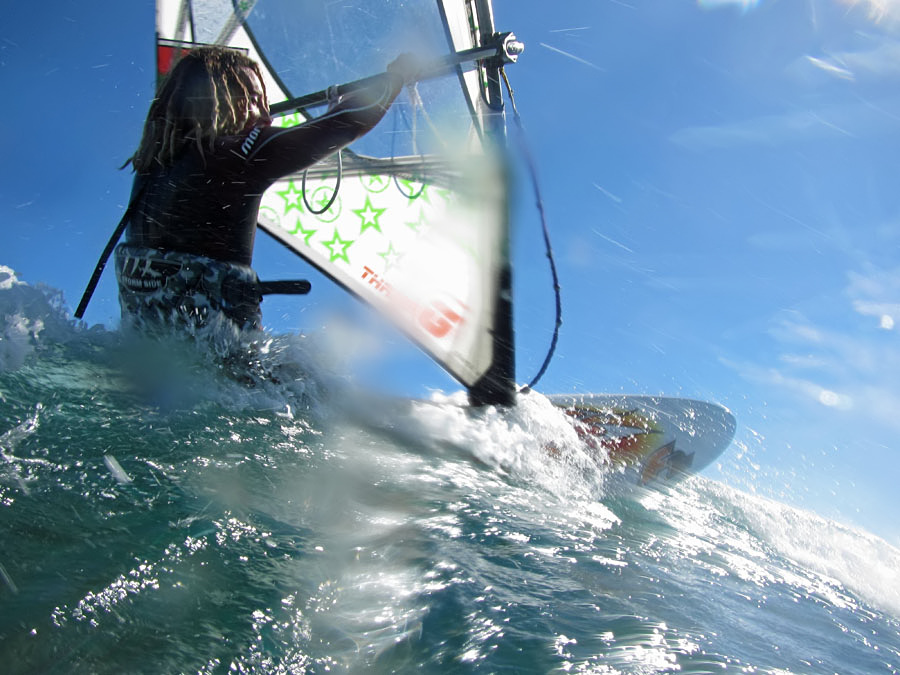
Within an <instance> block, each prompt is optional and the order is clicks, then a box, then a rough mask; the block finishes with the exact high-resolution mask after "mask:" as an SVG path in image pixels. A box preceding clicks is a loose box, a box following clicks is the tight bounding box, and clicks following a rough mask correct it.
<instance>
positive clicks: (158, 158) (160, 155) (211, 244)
mask: <svg viewBox="0 0 900 675" xmlns="http://www.w3.org/2000/svg"><path fill="white" fill-rule="evenodd" d="M412 67H413V62H412V59H411V58H410V57H401V58H400V59H398V60H397V61H395V62H394V63H393V64H391V66H389V68H388V73H386V74H385V76H384V78H382V79H381V80H380V81H378V82H376V84H375V85H374V86H373V87H372V88H371V89H368V90H365V91H361V92H359V93H357V94H356V95H354V96H353V98H352V100H347V101H342V102H340V103H338V104H337V105H336V106H335V107H333V108H332V110H330V111H329V112H328V113H327V114H325V115H323V116H322V117H320V118H316V119H314V120H311V121H310V122H307V123H306V124H303V125H299V126H295V127H290V128H285V129H282V128H275V127H272V126H271V118H270V117H269V113H268V107H267V105H266V98H265V89H264V85H263V82H262V78H261V76H260V73H259V69H258V66H257V65H256V64H255V63H254V62H253V61H252V60H251V59H249V58H248V57H246V56H244V55H243V54H241V53H240V52H235V51H233V50H227V49H221V48H201V49H197V50H194V51H192V52H190V53H188V54H187V55H186V56H185V57H184V58H183V59H182V60H181V61H180V62H179V63H178V64H177V65H176V66H175V68H174V69H173V71H172V73H171V74H170V75H169V77H168V78H167V80H166V81H165V82H164V83H163V85H162V87H161V89H160V92H159V95H158V97H157V98H156V99H155V100H154V102H153V104H152V105H151V108H150V112H149V113H148V116H147V121H146V123H145V127H144V136H143V139H142V142H141V145H140V147H139V148H138V151H137V152H136V153H135V155H134V156H133V157H132V159H131V162H132V164H133V165H134V168H135V171H136V176H135V183H134V188H133V190H132V204H131V207H130V214H129V221H128V228H127V230H126V239H125V243H124V244H121V245H120V246H119V247H118V248H117V250H116V274H117V278H118V281H119V299H120V304H121V306H122V313H123V322H125V323H127V324H128V325H130V326H132V327H134V326H137V327H138V328H140V329H141V330H144V331H146V330H152V329H153V327H154V326H164V327H172V326H175V327H177V328H179V329H183V328H185V327H187V328H188V329H189V330H190V331H191V332H194V331H196V330H197V329H198V328H202V327H204V326H206V325H208V324H209V322H210V321H211V320H212V319H213V318H216V317H224V318H225V319H226V320H227V321H229V322H231V323H232V324H233V326H234V327H235V328H236V329H245V328H259V327H260V325H261V314H260V309H259V303H260V300H261V295H260V293H259V288H258V279H257V277H256V273H255V272H254V271H253V270H252V268H251V267H250V265H251V263H252V257H253V244H254V238H255V233H256V219H257V215H258V211H259V204H260V200H261V198H262V194H263V192H264V191H265V189H266V188H267V187H269V186H270V185H271V184H272V183H274V182H275V181H276V180H277V179H278V178H280V177H282V176H285V175H288V174H290V173H294V172H297V171H301V170H303V169H304V168H306V167H309V166H311V165H312V164H314V163H316V162H318V161H320V160H321V159H324V158H325V157H327V156H328V155H330V154H332V153H334V152H336V151H339V150H340V149H341V148H342V147H344V146H346V145H348V144H349V143H351V142H353V141H354V140H355V139H356V138H358V137H359V136H361V135H363V134H364V133H366V132H367V131H368V130H369V129H371V128H372V127H373V126H374V125H375V124H377V122H378V121H379V120H380V119H381V117H382V116H383V115H384V113H385V112H386V111H387V109H388V107H389V106H390V104H391V103H392V102H393V100H394V98H395V97H396V96H397V94H398V93H399V91H400V90H401V88H402V86H403V84H404V82H405V80H406V79H407V78H409V77H411V75H412ZM217 320H218V319H217Z"/></svg>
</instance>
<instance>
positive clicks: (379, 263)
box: [157, 0, 511, 387]
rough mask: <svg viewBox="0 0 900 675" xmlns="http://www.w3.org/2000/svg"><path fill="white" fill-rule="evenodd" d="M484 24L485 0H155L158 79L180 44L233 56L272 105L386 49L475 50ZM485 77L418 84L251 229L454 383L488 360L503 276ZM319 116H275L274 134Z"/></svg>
mask: <svg viewBox="0 0 900 675" xmlns="http://www.w3.org/2000/svg"><path fill="white" fill-rule="evenodd" d="M492 20H493V17H492V16H491V10H490V2H489V1H488V0H408V1H406V2H402V3H398V2H396V1H394V0H348V1H347V2H341V3H334V2H329V1H328V0H304V2H303V3H297V2H296V1H295V0H241V1H236V0H157V33H158V43H159V62H160V71H161V72H163V71H164V70H165V69H166V64H168V63H171V61H172V59H174V58H177V51H178V50H179V49H182V48H184V47H185V46H190V45H191V44H196V43H205V44H223V45H226V46H231V47H237V48H241V49H244V50H245V51H246V52H247V53H248V54H249V55H250V56H251V57H253V58H254V59H256V60H257V61H258V62H259V63H260V65H261V66H262V70H263V72H264V74H265V79H266V89H267V93H268V95H269V103H270V106H276V110H277V104H279V103H281V102H283V101H285V100H286V99H291V98H292V97H293V96H295V95H298V94H305V93H307V92H317V91H320V90H324V89H327V88H328V87H330V86H332V85H339V84H342V83H347V82H353V81H355V80H359V79H361V78H364V77H366V76H370V75H375V74H377V73H378V72H381V71H383V70H384V68H385V67H386V65H387V64H388V63H389V62H390V61H391V60H393V58H395V57H396V56H397V55H398V54H399V53H401V52H412V53H415V54H416V55H417V56H418V57H419V58H420V59H422V60H423V61H425V62H431V61H435V62H437V61H440V59H442V58H447V56H448V55H455V54H457V53H459V52H463V51H464V50H472V49H473V48H477V47H479V46H480V39H481V37H480V36H481V33H480V30H481V29H480V28H479V24H484V25H489V24H490V22H492ZM485 80H486V77H485V72H484V69H483V67H482V66H480V65H478V62H474V61H471V62H462V63H458V64H453V66H452V67H448V68H446V70H445V72H444V73H443V74H438V75H436V76H432V77H429V78H428V79H427V80H424V81H421V82H419V83H418V84H417V85H416V86H415V88H410V91H409V92H408V94H409V95H408V96H407V95H404V94H401V96H400V97H398V99H397V101H396V102H395V104H394V105H393V107H392V109H391V110H389V111H388V114H387V115H386V116H385V118H384V119H383V120H382V121H381V123H380V124H379V125H378V126H377V127H376V128H375V129H373V130H372V131H371V132H370V133H369V134H367V135H366V136H365V137H363V138H361V139H359V140H358V141H356V142H355V143H354V144H353V145H351V146H350V147H349V148H347V149H345V150H344V151H343V152H342V153H341V157H340V161H338V157H337V156H332V157H331V158H329V159H327V160H325V161H323V162H321V163H320V164H319V165H316V166H315V167H312V168H311V169H310V170H308V172H307V173H306V175H305V176H304V175H296V176H287V177H285V178H284V179H282V180H280V181H278V183H276V184H275V185H273V186H272V187H271V188H270V189H269V190H268V191H267V192H266V193H265V195H264V196H263V199H262V206H261V208H260V216H259V224H260V227H261V228H262V229H264V230H265V231H266V232H268V233H269V234H271V235H273V236H275V237H276V238H277V239H278V240H280V241H281V242H282V243H284V244H285V245H286V246H288V247H289V248H290V249H291V250H292V251H294V252H295V253H296V254H297V255H298V256H300V257H301V258H303V259H304V260H306V261H307V262H309V263H311V264H312V265H314V266H315V267H316V268H318V269H319V270H321V271H322V272H324V273H325V274H326V275H328V276H329V277H330V278H331V279H333V280H334V281H335V282H337V283H338V284H340V285H341V286H343V287H344V288H346V289H347V290H348V291H349V292H351V293H352V294H354V295H355V296H356V297H358V298H359V299H361V300H362V301H364V302H366V303H368V304H370V305H372V306H373V307H375V308H376V309H377V310H378V311H379V312H380V313H382V314H383V315H385V316H386V317H388V318H389V319H391V320H392V321H394V322H395V323H396V324H397V325H398V326H399V327H400V328H402V329H403V330H404V331H405V332H406V333H407V334H408V335H409V336H410V337H411V338H412V339H413V340H414V341H415V342H416V343H418V344H419V346H420V347H422V348H423V349H424V350H425V351H426V352H427V353H428V354H430V355H431V356H432V357H433V358H434V359H435V360H437V361H438V362H439V363H440V364H441V365H442V366H443V367H444V368H446V369H447V370H448V371H449V372H450V373H451V374H452V375H453V376H455V377H456V378H457V379H458V380H460V381H461V382H462V383H463V384H465V385H467V386H470V387H471V386H472V385H473V384H475V383H476V382H478V381H479V380H481V379H482V378H484V377H485V374H486V373H489V371H490V370H491V368H492V367H493V366H494V365H495V361H496V358H497V335H498V334H499V333H502V332H503V331H498V327H497V325H496V324H497V320H498V314H499V313H498V310H497V308H498V303H502V299H501V296H502V295H503V293H501V279H502V277H503V276H504V274H506V276H507V277H508V272H504V270H505V269H506V267H505V265H507V263H506V255H507V247H508V243H507V236H508V234H507V232H506V229H507V224H506V206H507V205H506V189H505V182H504V176H503V172H502V171H501V167H500V165H499V163H498V162H497V161H495V160H494V159H493V158H494V157H495V156H496V154H497V153H496V152H494V151H493V149H492V143H493V141H492V139H491V134H490V129H489V126H490V125H489V124H488V123H487V122H486V120H487V119H488V118H489V116H490V115H491V114H492V110H491V109H490V107H489V106H488V104H487V100H488V97H487V96H486V95H485ZM322 112H324V109H319V108H317V107H316V106H315V105H312V106H305V107H301V109H299V110H297V109H290V110H286V111H283V113H285V114H281V115H280V116H279V117H278V118H276V121H275V124H277V125H282V126H290V125H295V124H302V123H304V122H306V121H307V120H308V119H310V118H312V117H315V116H316V115H317V114H321V113H322ZM262 272H263V273H264V270H263V271H262ZM298 274H302V268H300V269H298ZM507 332H508V331H507ZM510 339H511V338H510Z"/></svg>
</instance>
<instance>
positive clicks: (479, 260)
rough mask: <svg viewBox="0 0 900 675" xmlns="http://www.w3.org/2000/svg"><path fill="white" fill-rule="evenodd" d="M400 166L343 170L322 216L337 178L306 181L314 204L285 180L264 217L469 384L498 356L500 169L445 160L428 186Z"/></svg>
mask: <svg viewBox="0 0 900 675" xmlns="http://www.w3.org/2000/svg"><path fill="white" fill-rule="evenodd" d="M404 159H405V160H407V161H411V162H417V163H418V165H417V171H421V172H423V173H425V174H426V175H427V173H428V172H429V169H431V170H436V166H435V165H434V164H432V165H431V166H428V165H423V164H421V163H419V162H420V160H419V158H404ZM432 161H433V160H432ZM398 166H401V167H402V166H403V165H402V164H401V160H398V161H397V164H395V165H394V166H393V167H386V168H388V171H386V172H371V171H365V170H359V171H354V170H352V169H350V170H346V169H345V171H344V175H343V178H342V182H341V186H340V190H339V192H338V195H337V197H336V198H335V201H334V204H333V205H332V206H331V207H330V208H329V209H328V210H327V211H326V212H324V213H322V214H318V215H317V214H315V213H313V212H311V211H310V209H309V208H308V207H312V209H313V210H320V209H321V208H322V207H324V206H325V205H326V204H327V202H328V200H329V199H330V198H331V196H332V194H333V190H334V185H335V174H331V175H327V174H326V175H324V176H322V175H321V174H319V176H318V177H316V178H312V177H308V180H307V186H306V191H305V194H306V197H307V201H308V202H309V204H308V206H307V204H305V203H304V200H303V195H304V192H303V187H302V177H300V176H294V177H290V178H287V179H285V180H283V181H280V182H279V184H278V185H276V186H275V187H274V188H273V189H271V190H269V191H268V192H266V194H265V196H264V197H263V206H262V208H261V210H260V222H261V224H262V225H263V226H265V227H266V229H267V230H268V231H270V232H271V233H273V234H275V236H277V237H278V238H279V239H280V240H281V241H282V242H284V243H285V244H287V245H288V246H290V247H291V248H292V249H293V250H295V251H297V253H299V254H300V255H302V256H303V257H304V258H306V259H307V260H309V261H310V262H311V263H313V264H314V265H315V266H316V267H318V268H319V269H321V270H322V271H323V272H325V273H326V274H328V275H329V276H331V277H332V278H334V279H335V280H336V281H337V282H339V283H340V284H341V285H343V286H344V287H345V288H347V289H348V290H349V291H351V292H352V293H354V294H355V295H357V296H358V297H359V298H361V299H362V300H364V301H365V302H367V303H369V304H371V305H373V306H374V307H376V308H377V309H378V310H379V311H380V312H381V313H383V314H384V315H385V316H388V317H389V318H391V320H393V321H394V322H395V323H396V324H397V325H398V326H399V327H400V328H401V329H403V330H404V331H405V332H407V333H408V334H409V335H410V337H411V338H412V339H414V340H415V341H416V342H417V343H418V344H419V345H420V346H421V347H422V348H423V349H425V351H427V352H428V353H429V354H431V355H432V356H433V357H434V358H435V359H436V360H437V361H438V362H439V363H441V364H442V365H443V366H444V367H445V368H446V369H447V370H448V371H449V372H451V373H452V374H453V375H454V376H455V377H457V378H458V379H459V380H460V381H461V382H463V383H464V384H471V383H472V382H474V381H476V380H477V379H478V378H479V377H480V376H481V375H482V374H483V373H484V372H485V370H486V369H487V368H488V367H489V366H490V363H491V358H492V337H491V333H490V326H491V320H492V316H493V311H494V299H493V296H492V295H491V293H490V292H488V290H487V289H489V288H490V283H491V279H492V274H491V270H492V268H493V262H492V248H493V246H494V243H495V242H494V240H495V239H496V237H495V235H494V234H493V231H494V229H495V223H496V222H497V220H498V219H499V217H500V214H499V210H500V208H501V200H499V199H498V194H499V193H500V190H499V185H498V184H497V183H496V172H494V171H493V170H491V169H490V164H489V163H487V164H482V165H481V166H480V167H477V166H472V165H468V164H467V165H466V166H465V167H460V169H464V171H463V170H458V171H454V172H452V173H451V172H450V171H449V170H448V165H447V164H446V163H445V164H444V165H443V166H441V171H442V176H441V178H440V180H439V181H437V182H421V181H417V180H415V179H413V178H412V177H411V176H412V173H410V171H409V169H406V170H405V176H404V172H400V171H399V170H398V168H397V167H398Z"/></svg>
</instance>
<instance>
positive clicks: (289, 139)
mask: <svg viewBox="0 0 900 675" xmlns="http://www.w3.org/2000/svg"><path fill="white" fill-rule="evenodd" d="M402 88H403V80H402V78H401V77H399V76H397V75H396V74H392V73H385V74H384V75H383V76H382V78H380V81H378V82H376V83H374V84H373V85H372V86H370V87H367V88H366V89H364V90H361V91H358V92H354V93H353V94H350V95H347V96H345V97H344V98H343V100H341V102H340V103H338V105H337V106H335V107H334V109H333V110H330V111H329V112H327V113H326V114H324V115H322V116H321V117H316V118H314V119H312V120H310V121H308V122H305V123H304V124H301V125H298V126H295V127H289V128H287V129H281V128H277V127H265V128H257V129H253V130H252V131H251V132H250V133H249V134H248V135H247V136H246V138H245V139H244V140H243V142H242V143H241V145H240V147H239V148H237V149H235V151H234V152H235V153H236V154H238V155H239V156H240V157H241V158H242V159H243V161H244V163H245V167H244V170H245V171H248V172H249V173H251V174H254V176H255V177H256V178H259V179H261V180H262V181H263V182H265V183H269V184H270V183H273V182H275V181H276V180H278V179H279V178H281V177H282V176H285V175H287V174H290V173H294V172H296V171H301V170H303V169H305V168H307V167H309V166H312V165H313V164H315V163H316V162H318V161H320V160H322V159H324V158H325V157H327V156H328V155H331V154H332V153H334V152H336V151H338V150H340V149H341V148H343V147H345V146H347V145H349V144H350V143H352V142H353V141H355V140H356V139H357V138H359V137H360V136H362V135H364V134H365V133H366V132H367V131H369V130H370V129H371V128H372V127H374V126H375V125H376V124H378V122H379V120H381V118H382V117H384V114H385V113H386V112H387V110H388V108H390V106H391V104H392V103H393V102H394V99H395V98H396V97H397V94H398V93H400V90H401V89H402Z"/></svg>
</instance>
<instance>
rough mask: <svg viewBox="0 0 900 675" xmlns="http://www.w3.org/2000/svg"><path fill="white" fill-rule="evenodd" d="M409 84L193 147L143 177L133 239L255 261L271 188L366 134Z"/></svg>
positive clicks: (391, 80) (391, 83) (394, 81)
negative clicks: (297, 120)
mask: <svg viewBox="0 0 900 675" xmlns="http://www.w3.org/2000/svg"><path fill="white" fill-rule="evenodd" d="M401 87H402V82H401V80H400V78H399V77H397V76H391V75H387V74H386V75H385V76H384V81H383V83H382V84H381V86H379V85H375V86H373V87H372V88H370V89H369V90H367V91H365V92H360V93H359V94H358V95H354V96H353V97H352V98H351V99H350V100H347V101H343V102H341V103H340V104H338V106H337V107H336V108H335V109H334V110H332V111H331V112H330V113H328V114H326V115H323V116H322V117H319V118H316V119H313V120H311V121H309V122H306V123H305V124H301V125H299V126H295V127H290V128H287V129H282V128H276V127H271V126H267V127H254V128H252V129H250V130H248V131H247V132H245V133H244V134H241V135H238V136H225V137H220V138H217V139H216V142H215V147H214V149H213V150H212V152H210V151H209V150H206V151H205V152H204V153H203V154H201V152H200V150H199V149H198V148H197V147H196V145H193V144H192V145H191V146H189V147H188V148H187V149H186V150H185V151H184V153H183V154H182V156H181V157H179V158H178V160H177V161H176V162H175V163H174V164H173V165H172V166H169V167H162V166H160V167H159V168H157V169H154V170H152V171H150V172H149V173H148V174H145V175H141V176H138V177H137V178H136V180H135V187H134V190H133V192H132V194H133V195H134V194H135V193H137V192H138V191H139V192H140V193H139V194H137V199H136V201H135V204H134V206H133V208H132V215H131V218H130V221H129V224H128V229H127V230H126V235H125V241H126V243H127V244H131V245H133V246H142V247H146V248H156V249H163V250H176V251H181V252H184V253H193V254H196V255H202V256H207V257H209V258H213V259H216V260H221V261H223V262H233V263H238V264H241V265H249V264H250V263H251V259H252V257H253V239H254V236H255V234H256V218H257V215H258V212H259V204H260V200H261V199H262V195H263V192H264V191H265V190H266V188H268V187H269V186H270V185H272V184H273V183H274V182H275V181H276V180H278V179H279V178H281V177H282V176H286V175H288V174H291V173H294V172H297V171H301V170H303V169H305V168H307V167H309V166H311V165H313V164H315V163H316V162H318V161H320V160H321V159H324V158H325V157H327V156H328V155H330V154H332V153H334V152H335V151H336V150H338V149H340V148H342V147H344V146H346V145H348V144H350V143H352V142H353V141H354V140H356V139H357V138H359V137H360V136H361V135H363V134H364V133H365V132H366V131H368V130H369V129H370V128H371V127H372V126H374V125H375V124H376V123H377V122H378V120H379V119H381V117H382V116H383V115H384V112H385V111H386V110H387V108H388V107H389V106H390V104H391V102H392V101H393V100H394V98H395V97H396V96H397V93H398V92H399V91H400V89H401Z"/></svg>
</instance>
